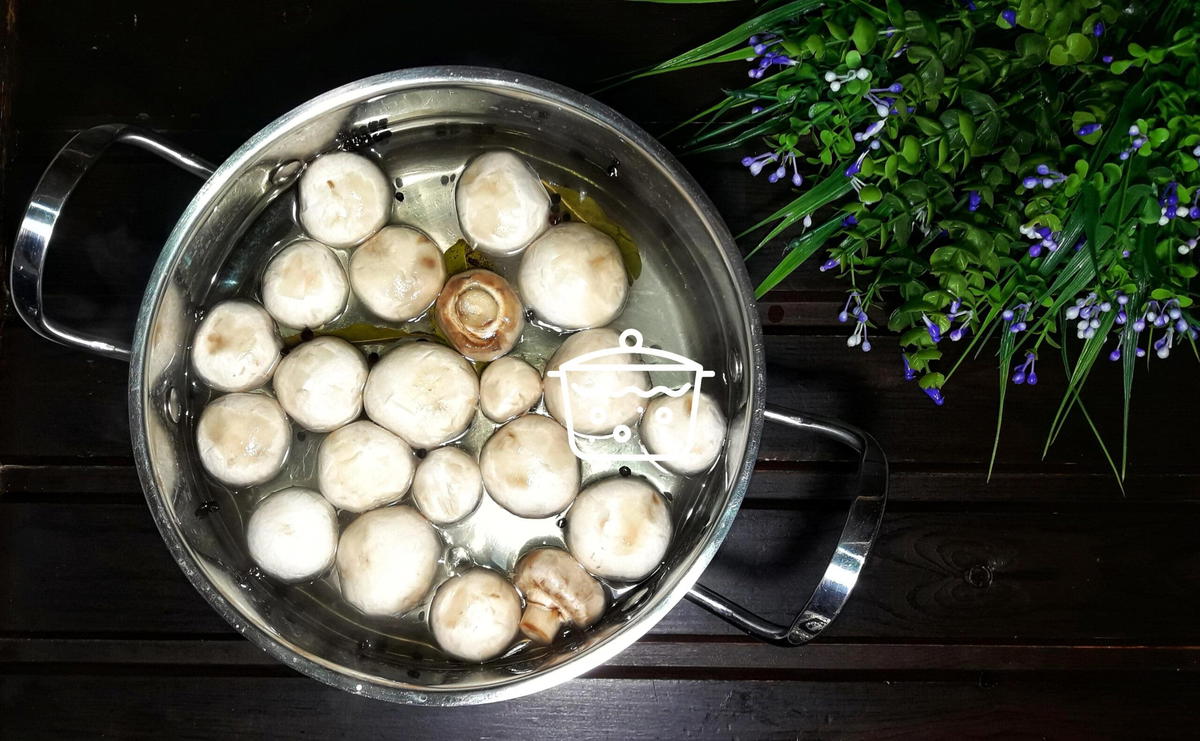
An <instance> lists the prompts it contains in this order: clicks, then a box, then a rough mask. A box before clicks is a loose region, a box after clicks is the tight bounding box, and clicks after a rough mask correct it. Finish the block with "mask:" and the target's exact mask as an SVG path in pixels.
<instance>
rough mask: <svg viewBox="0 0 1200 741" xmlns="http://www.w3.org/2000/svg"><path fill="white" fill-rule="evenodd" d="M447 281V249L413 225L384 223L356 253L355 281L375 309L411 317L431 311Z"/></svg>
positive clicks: (394, 317) (396, 317)
mask: <svg viewBox="0 0 1200 741" xmlns="http://www.w3.org/2000/svg"><path fill="white" fill-rule="evenodd" d="M445 282H446V264H445V262H444V261H443V260H442V251H441V250H439V249H438V246H437V245H436V244H435V243H434V241H433V240H432V239H430V238H429V237H427V236H425V235H424V234H422V233H421V232H419V231H417V230H416V229H413V228H412V227H409V226H389V227H386V228H384V229H381V230H380V231H379V233H378V234H376V235H375V236H374V237H371V238H370V239H369V240H367V241H366V243H365V244H363V245H362V246H361V247H359V248H358V249H357V250H355V251H354V255H352V256H351V257H350V285H352V286H353V287H354V293H355V294H356V295H357V296H358V297H359V299H361V300H362V302H363V303H364V304H366V307H367V308H368V309H370V310H371V313H373V314H375V315H376V316H379V317H381V318H383V319H386V320H388V321H391V322H406V321H408V320H409V319H415V318H416V317H418V316H420V315H421V314H424V313H425V310H426V309H428V308H429V307H430V306H431V305H432V304H433V302H434V300H435V299H436V298H437V297H438V292H439V291H441V290H442V284H443V283H445Z"/></svg>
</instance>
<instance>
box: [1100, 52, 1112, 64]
mask: <svg viewBox="0 0 1200 741" xmlns="http://www.w3.org/2000/svg"><path fill="white" fill-rule="evenodd" d="M1100 61H1101V62H1104V63H1105V64H1112V63H1113V56H1112V54H1105V55H1104V56H1102V57H1100Z"/></svg>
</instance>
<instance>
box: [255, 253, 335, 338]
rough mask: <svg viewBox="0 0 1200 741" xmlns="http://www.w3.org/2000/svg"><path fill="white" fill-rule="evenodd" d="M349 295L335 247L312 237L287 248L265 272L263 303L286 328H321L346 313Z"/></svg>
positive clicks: (274, 258) (272, 260) (276, 256)
mask: <svg viewBox="0 0 1200 741" xmlns="http://www.w3.org/2000/svg"><path fill="white" fill-rule="evenodd" d="M349 295H350V283H349V281H348V280H347V279H346V271H345V270H343V269H342V264H341V263H340V262H338V259H337V257H336V256H335V255H334V254H333V250H331V249H329V248H328V247H326V246H325V245H323V244H321V243H320V242H314V241H312V240H309V239H305V240H301V241H299V242H293V243H292V244H290V245H288V246H287V247H285V248H283V250H282V251H281V252H280V253H279V254H278V255H275V257H272V258H271V262H270V263H268V264H267V269H266V271H264V272H263V279H262V298H263V306H264V307H266V309H267V311H268V312H270V314H271V316H273V317H275V321H277V322H279V323H280V324H282V325H283V326H285V327H292V328H294V329H304V328H306V327H320V326H321V325H322V324H325V323H326V322H328V321H330V320H331V319H333V318H334V317H336V316H337V315H338V314H340V313H342V309H344V308H345V307H346V297H347V296H349Z"/></svg>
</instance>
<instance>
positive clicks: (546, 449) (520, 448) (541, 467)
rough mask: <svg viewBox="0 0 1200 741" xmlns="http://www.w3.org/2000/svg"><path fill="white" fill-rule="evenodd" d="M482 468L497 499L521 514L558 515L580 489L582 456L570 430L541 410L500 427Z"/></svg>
mask: <svg viewBox="0 0 1200 741" xmlns="http://www.w3.org/2000/svg"><path fill="white" fill-rule="evenodd" d="M479 469H480V472H481V473H482V474H483V485H484V487H485V488H486V489H487V491H488V493H489V494H491V495H492V499H495V500H496V502H497V503H498V504H499V505H500V506H501V507H504V508H505V509H507V510H508V511H509V512H512V513H513V514H514V515H517V516H519V517H529V518H539V517H549V516H550V515H556V514H558V513H559V512H562V511H563V510H564V509H566V508H567V506H568V505H570V504H571V501H572V500H574V499H575V495H576V494H577V493H578V492H579V459H577V458H576V457H575V454H574V453H572V452H571V445H570V443H569V442H568V440H567V431H566V430H564V429H563V428H562V426H561V425H559V424H558V423H557V422H555V421H554V420H552V419H550V418H549V417H543V416H541V415H540V414H526V415H525V416H524V417H518V418H517V419H514V420H513V421H512V422H509V423H508V424H506V425H504V426H503V427H501V428H500V429H498V430H496V432H495V434H493V435H492V436H491V437H490V438H488V441H487V442H486V443H484V445H483V452H482V453H481V454H480V456H479Z"/></svg>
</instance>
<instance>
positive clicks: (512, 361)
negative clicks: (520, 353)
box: [479, 355, 542, 422]
mask: <svg viewBox="0 0 1200 741" xmlns="http://www.w3.org/2000/svg"><path fill="white" fill-rule="evenodd" d="M541 398H542V375H541V374H540V373H538V372H537V370H536V369H534V367H533V366H531V365H530V364H529V363H526V362H525V361H524V360H521V359H520V358H515V357H513V356H511V355H509V356H507V357H503V358H500V359H499V360H497V361H495V362H493V363H491V364H489V365H488V367H487V368H484V369H483V375H481V376H480V377H479V408H480V410H481V411H482V412H483V413H484V414H485V415H486V416H487V418H488V419H490V420H492V421H493V422H507V421H508V420H510V419H512V418H513V417H516V416H517V415H519V414H524V413H525V412H528V411H529V410H530V409H533V408H534V407H535V406H537V403H538V401H539V400H540V399H541Z"/></svg>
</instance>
